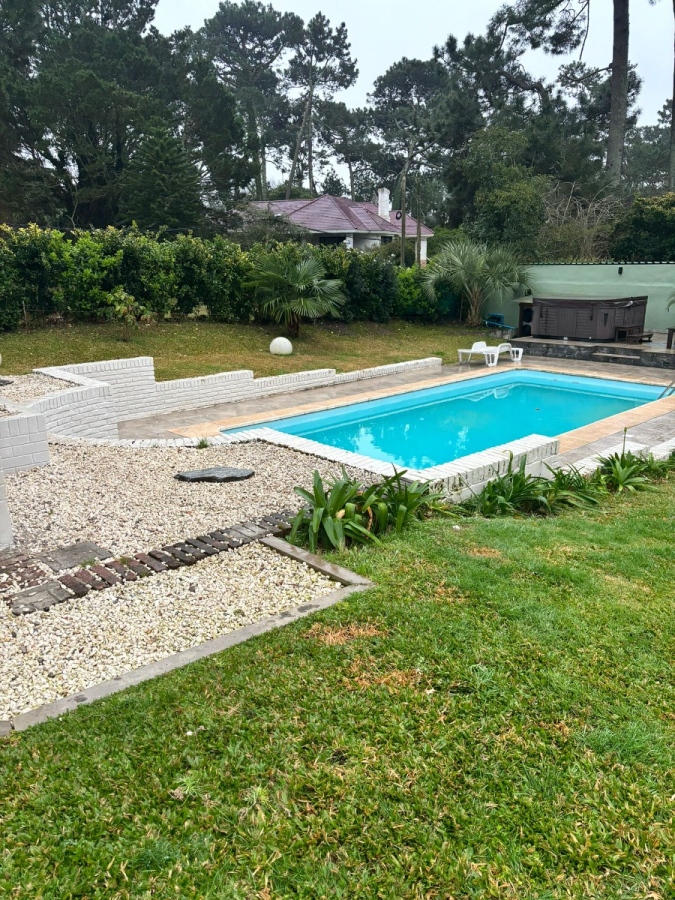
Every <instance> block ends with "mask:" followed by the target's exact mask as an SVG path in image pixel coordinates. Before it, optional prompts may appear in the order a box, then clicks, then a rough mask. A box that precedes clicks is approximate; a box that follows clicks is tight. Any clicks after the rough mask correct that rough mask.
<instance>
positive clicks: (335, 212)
mask: <svg viewBox="0 0 675 900" xmlns="http://www.w3.org/2000/svg"><path fill="white" fill-rule="evenodd" d="M251 205H252V206H254V207H257V208H258V209H269V210H270V212H272V213H274V215H276V216H285V217H286V218H287V219H288V220H289V222H293V224H295V225H299V226H300V227H302V228H307V229H308V230H309V231H316V232H323V233H325V234H345V233H353V232H357V233H361V234H381V235H386V234H391V235H394V234H396V235H399V234H400V233H401V220H400V218H397V216H400V213H399V212H397V210H392V211H391V213H390V215H389V219H383V218H382V217H381V216H379V215H378V214H377V204H376V203H358V202H357V201H355V200H349V199H348V198H347V197H331V196H330V194H324V195H323V196H322V197H317V198H316V200H263V201H255V202H254V203H252V204H251ZM416 233H417V220H416V219H413V217H412V216H408V215H406V235H407V236H408V237H414V236H415V234H416ZM422 235H423V237H431V236H432V235H433V231H432V230H431V229H430V228H427V226H426V225H422Z"/></svg>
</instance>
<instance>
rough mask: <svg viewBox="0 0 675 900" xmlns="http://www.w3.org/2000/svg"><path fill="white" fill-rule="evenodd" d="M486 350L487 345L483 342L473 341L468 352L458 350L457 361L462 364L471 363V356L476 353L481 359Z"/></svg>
mask: <svg viewBox="0 0 675 900" xmlns="http://www.w3.org/2000/svg"><path fill="white" fill-rule="evenodd" d="M487 349H488V345H487V344H486V343H485V341H475V342H474V344H473V345H472V347H471V349H470V350H458V351H457V352H458V353H459V361H460V363H463V362H471V356H472V355H473V354H474V353H476V354H480V355H481V356H482V357H483V358H484V357H485V351H486V350H487Z"/></svg>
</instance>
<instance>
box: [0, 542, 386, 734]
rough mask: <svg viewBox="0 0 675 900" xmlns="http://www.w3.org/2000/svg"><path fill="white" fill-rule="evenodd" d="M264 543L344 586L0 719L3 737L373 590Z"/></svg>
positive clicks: (340, 571) (339, 570) (297, 552)
mask: <svg viewBox="0 0 675 900" xmlns="http://www.w3.org/2000/svg"><path fill="white" fill-rule="evenodd" d="M260 543H262V544H264V545H265V546H267V547H269V548H270V549H271V550H273V551H274V552H276V553H280V554H282V555H284V556H289V557H291V558H292V559H295V560H296V561H298V562H302V563H304V564H305V565H307V566H309V567H310V568H312V569H314V570H315V571H316V572H320V573H321V574H322V575H325V576H326V577H327V578H329V579H330V580H331V581H335V582H337V583H339V584H341V585H342V587H339V588H337V589H336V590H334V591H331V592H330V594H325V595H324V596H323V597H319V598H317V599H316V600H312V601H310V602H309V603H303V604H301V605H300V606H294V607H290V608H289V609H284V610H282V611H281V612H279V613H277V614H276V615H274V616H270V617H268V618H267V619H261V620H260V621H259V622H254V623H252V624H251V625H244V626H243V627H242V628H237V629H235V630H234V631H229V632H227V633H226V634H222V635H220V636H219V637H217V638H213V639H212V640H210V641H206V642H204V643H203V644H198V645H197V646H196V647H190V648H188V649H187V650H181V651H180V652H179V653H173V654H171V655H170V656H166V657H164V659H158V660H156V661H155V662H153V663H149V664H148V665H146V666H141V667H140V668H138V669H132V670H131V671H130V672H125V673H124V675H118V676H117V677H116V678H113V679H111V680H109V681H104V682H101V683H100V684H97V685H92V686H91V687H88V688H85V689H84V690H82V691H78V692H77V693H76V694H70V695H69V696H68V697H62V698H61V699H60V700H53V701H52V702H51V703H46V704H44V705H43V706H38V707H36V708H35V709H33V710H31V711H30V712H27V713H22V714H21V715H20V716H15V717H13V718H12V719H3V720H0V737H9V736H10V735H11V734H12V732H13V731H26V730H27V729H28V728H31V727H32V726H33V725H39V724H41V723H42V722H46V721H48V720H49V719H54V718H58V717H60V716H62V715H63V714H64V713H66V712H70V711H71V710H74V709H77V708H78V707H79V706H83V705H86V704H89V703H93V702H94V701H95V700H101V699H102V698H104V697H109V696H111V695H112V694H117V693H119V692H120V691H124V690H126V689H127V688H129V687H133V686H134V685H137V684H142V683H143V682H145V681H151V680H152V679H153V678H157V677H159V676H160V675H165V674H167V673H168V672H173V671H175V670H176V669H181V668H183V667H184V666H187V665H190V664H191V663H193V662H198V661H199V660H202V659H207V658H208V657H209V656H214V655H215V654H216V653H221V652H222V651H224V650H228V649H229V648H230V647H234V646H236V645H237V644H242V643H244V642H245V641H248V640H250V639H251V638H253V637H257V636H258V635H261V634H266V633H267V632H269V631H273V630H274V629H275V628H282V627H283V626H284V625H290V624H291V623H292V622H297V621H298V620H299V619H303V618H305V617H306V616H309V615H311V614H312V613H314V612H318V611H320V610H323V609H328V608H329V607H331V606H334V605H335V604H336V603H340V602H341V601H342V600H345V599H346V598H347V597H349V596H351V595H352V594H356V593H359V592H360V591H366V590H369V589H370V588H372V587H374V586H375V585H374V583H373V582H372V581H369V580H368V579H367V578H363V577H362V576H361V575H357V574H356V572H351V571H350V570H349V569H345V568H343V567H342V566H336V565H334V564H332V563H329V562H326V560H324V559H322V558H321V557H320V556H317V555H316V554H314V553H310V552H309V551H307V550H303V549H301V548H299V547H293V546H292V545H291V544H287V543H286V541H282V540H279V538H274V537H272V538H263V539H261V541H260Z"/></svg>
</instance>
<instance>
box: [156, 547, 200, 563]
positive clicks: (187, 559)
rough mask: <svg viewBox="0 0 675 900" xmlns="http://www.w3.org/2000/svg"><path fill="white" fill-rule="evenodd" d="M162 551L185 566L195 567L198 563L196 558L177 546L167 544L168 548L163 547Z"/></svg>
mask: <svg viewBox="0 0 675 900" xmlns="http://www.w3.org/2000/svg"><path fill="white" fill-rule="evenodd" d="M162 550H163V551H164V552H165V553H168V554H170V555H171V556H174V557H175V558H176V559H177V560H178V561H179V562H180V563H182V564H183V565H184V566H194V564H195V563H196V562H197V558H196V557H195V556H192V554H191V553H185V552H184V551H183V550H181V548H180V547H179V546H178V545H177V544H167V546H166V547H162Z"/></svg>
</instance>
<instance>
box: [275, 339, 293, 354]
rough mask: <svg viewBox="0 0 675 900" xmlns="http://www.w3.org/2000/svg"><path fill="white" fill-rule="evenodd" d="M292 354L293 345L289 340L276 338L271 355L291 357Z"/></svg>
mask: <svg viewBox="0 0 675 900" xmlns="http://www.w3.org/2000/svg"><path fill="white" fill-rule="evenodd" d="M292 352H293V344H291V342H290V341H289V340H288V338H274V340H273V341H272V343H271V344H270V353H275V354H276V355H277V356H290V355H291V353H292Z"/></svg>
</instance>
